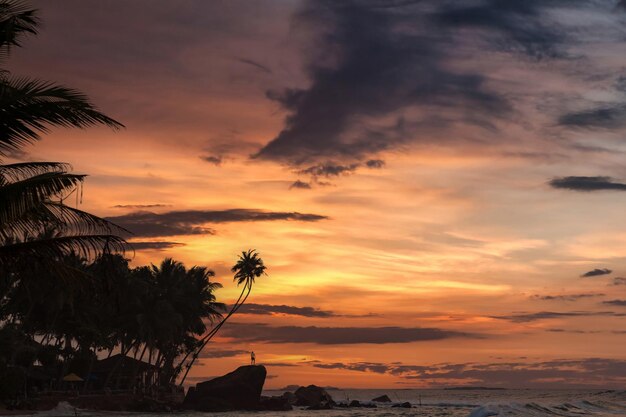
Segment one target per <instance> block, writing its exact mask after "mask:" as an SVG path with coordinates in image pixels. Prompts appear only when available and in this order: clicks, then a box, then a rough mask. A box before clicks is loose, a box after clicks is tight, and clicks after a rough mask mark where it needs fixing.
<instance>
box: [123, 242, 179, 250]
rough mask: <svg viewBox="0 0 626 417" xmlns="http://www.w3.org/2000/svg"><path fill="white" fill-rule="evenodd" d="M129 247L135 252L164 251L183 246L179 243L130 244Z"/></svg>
mask: <svg viewBox="0 0 626 417" xmlns="http://www.w3.org/2000/svg"><path fill="white" fill-rule="evenodd" d="M130 245H131V246H132V248H133V249H135V250H164V249H171V248H176V247H179V246H185V244H184V243H179V242H130Z"/></svg>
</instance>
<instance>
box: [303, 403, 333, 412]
mask: <svg viewBox="0 0 626 417" xmlns="http://www.w3.org/2000/svg"><path fill="white" fill-rule="evenodd" d="M306 409H307V410H332V409H333V406H332V404H331V403H328V402H326V401H323V402H321V403H319V404H316V405H312V406H310V407H307V408H306Z"/></svg>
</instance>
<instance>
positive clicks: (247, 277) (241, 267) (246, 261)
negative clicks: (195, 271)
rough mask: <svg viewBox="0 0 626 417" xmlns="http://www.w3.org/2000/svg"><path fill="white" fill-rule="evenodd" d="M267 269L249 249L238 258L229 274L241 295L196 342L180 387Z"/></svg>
mask: <svg viewBox="0 0 626 417" xmlns="http://www.w3.org/2000/svg"><path fill="white" fill-rule="evenodd" d="M266 269H267V267H266V266H265V264H264V263H263V259H261V257H260V256H259V254H258V253H257V252H256V250H254V249H249V250H248V251H245V252H241V255H239V258H238V259H237V262H236V263H235V265H234V266H233V267H232V268H231V272H233V273H234V274H235V275H234V277H233V281H235V282H237V286H239V285H241V284H243V288H242V289H241V293H240V294H239V298H237V301H235V304H233V305H232V307H231V309H230V311H229V312H228V314H227V315H226V316H225V317H224V318H223V319H222V321H220V322H219V323H218V324H217V325H216V326H215V327H214V328H213V329H211V331H209V333H207V334H206V335H205V336H204V337H202V339H200V340H199V342H198V347H197V348H196V349H195V350H194V351H193V356H192V358H191V360H190V361H189V363H187V365H186V369H185V374H184V375H183V377H182V379H181V381H180V385H181V386H182V385H183V384H184V382H185V379H186V378H187V375H188V374H189V371H190V370H191V367H192V366H193V364H194V363H195V361H196V360H197V359H198V357H199V356H200V353H201V352H202V349H204V347H205V346H206V345H207V344H208V343H209V342H210V341H211V339H212V338H213V336H215V335H216V334H217V332H218V331H219V330H220V328H221V327H222V326H223V325H224V323H226V320H228V319H229V318H230V317H231V316H232V315H233V314H235V313H236V312H237V310H239V308H240V307H241V306H242V305H243V304H244V303H245V302H246V300H247V299H248V296H249V295H250V291H252V284H254V282H255V279H256V278H259V277H260V276H262V275H267V274H266V272H265V270H266ZM191 353H192V352H189V353H187V355H186V356H185V357H184V358H183V360H182V361H181V362H180V366H182V365H183V363H184V362H185V360H186V359H187V358H188V357H189V355H190V354H191Z"/></svg>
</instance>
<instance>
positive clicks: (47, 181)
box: [0, 172, 85, 228]
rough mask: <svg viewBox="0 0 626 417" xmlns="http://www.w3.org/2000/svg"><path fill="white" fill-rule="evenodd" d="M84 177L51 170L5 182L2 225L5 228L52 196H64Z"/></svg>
mask: <svg viewBox="0 0 626 417" xmlns="http://www.w3.org/2000/svg"><path fill="white" fill-rule="evenodd" d="M84 178H85V176H84V175H75V174H67V173H58V172H49V173H45V174H41V175H36V176H34V177H30V178H27V179H24V180H22V181H18V182H13V183H8V184H3V185H2V186H1V187H0V225H2V227H3V228H4V227H5V226H6V225H9V224H10V223H11V222H13V221H15V220H18V219H20V218H21V217H22V216H24V215H27V213H28V212H29V211H30V210H33V209H34V208H37V207H38V206H39V205H40V204H42V203H44V202H46V201H49V200H50V198H51V197H55V196H56V197H62V196H63V193H64V192H67V191H68V190H70V189H72V188H75V187H76V186H78V185H79V184H80V183H81V182H82V181H83V179H84Z"/></svg>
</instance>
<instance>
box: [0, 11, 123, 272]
mask: <svg viewBox="0 0 626 417" xmlns="http://www.w3.org/2000/svg"><path fill="white" fill-rule="evenodd" d="M38 24H39V19H38V17H37V11H36V10H34V9H31V8H29V7H28V6H27V5H26V4H25V3H23V2H21V1H18V0H0V65H2V63H3V61H4V59H5V58H6V57H8V56H9V52H10V50H11V48H12V47H19V46H21V43H22V40H23V37H24V36H25V35H28V34H36V33H37V26H38ZM99 124H103V125H106V126H109V127H111V128H113V129H119V128H121V127H123V126H122V124H120V123H119V122H117V121H115V120H113V119H111V118H110V117H108V116H106V115H104V114H103V113H101V112H100V111H99V110H98V109H97V108H96V107H95V106H94V105H93V104H92V103H91V102H90V101H89V100H88V98H87V97H86V96H85V95H84V94H82V93H80V92H78V91H76V90H73V89H70V88H67V87H63V86H60V85H56V84H54V83H52V82H48V81H41V80H35V79H28V78H23V77H15V76H13V75H11V74H10V73H9V72H8V71H6V70H4V69H2V68H0V157H6V156H8V155H11V154H14V153H15V152H16V151H17V152H19V151H21V149H22V148H23V147H24V146H25V145H27V144H30V143H33V142H35V141H37V140H39V139H40V134H41V133H46V132H48V131H49V129H50V128H52V127H78V128H84V127H87V126H92V125H99ZM0 162H1V161H0ZM70 169H71V167H70V166H69V165H68V164H64V163H59V162H24V163H17V164H3V165H0V268H1V267H6V266H7V264H11V263H13V262H15V260H16V259H19V258H23V257H25V256H37V257H39V258H48V259H58V258H59V257H62V256H63V255H65V254H67V253H69V252H72V251H74V252H76V253H79V254H82V255H93V254H95V253H98V252H99V251H102V250H106V249H114V250H122V249H123V246H124V243H125V242H124V240H123V239H121V238H120V237H118V236H117V235H119V234H120V233H121V230H120V229H119V228H116V227H115V226H114V225H112V224H111V223H109V222H107V221H105V220H103V219H101V218H99V217H96V216H94V215H91V214H89V213H86V212H84V211H81V210H78V209H76V208H71V207H69V206H67V205H65V204H64V200H65V199H66V198H67V197H68V196H69V195H71V194H73V193H75V194H76V196H79V194H80V193H81V188H80V186H81V184H82V182H83V180H84V178H85V176H84V175H76V174H72V173H70V172H69V171H70ZM49 230H54V231H55V234H54V235H48V236H47V237H46V238H41V237H40V236H42V234H44V232H45V231H49Z"/></svg>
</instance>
